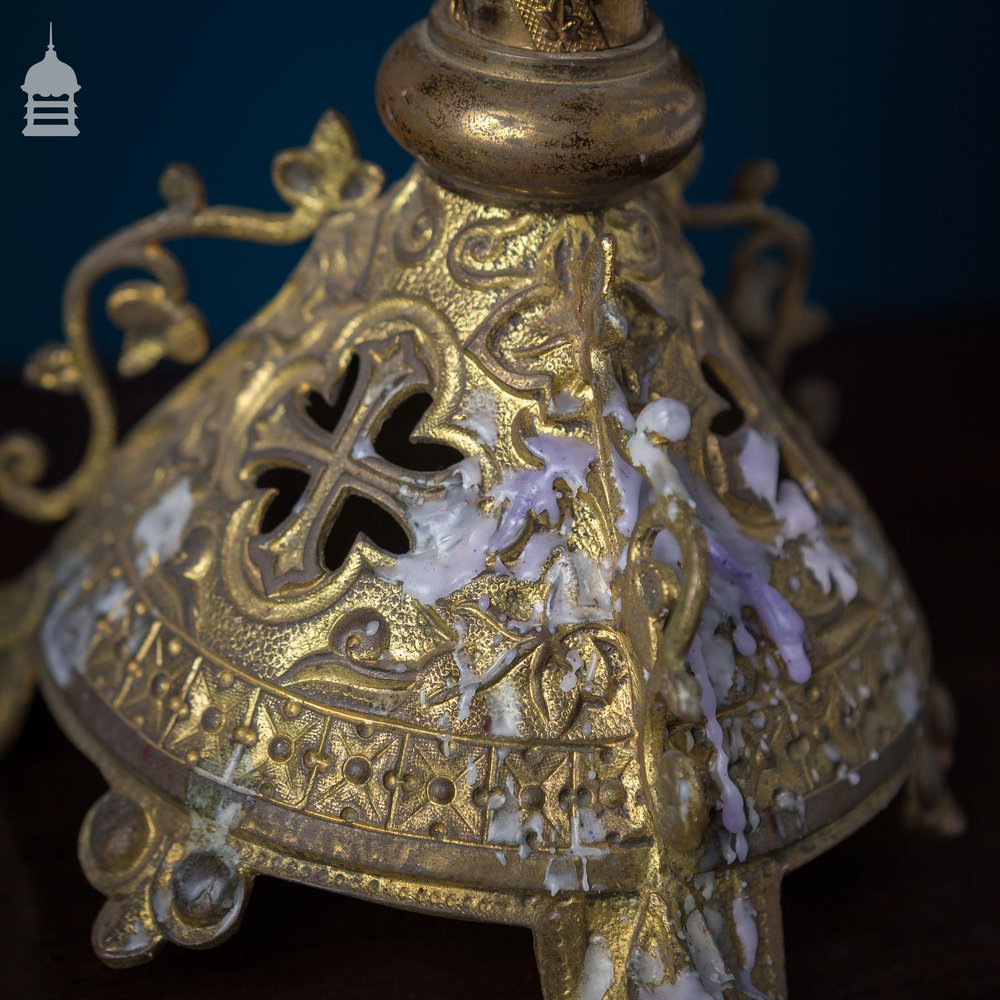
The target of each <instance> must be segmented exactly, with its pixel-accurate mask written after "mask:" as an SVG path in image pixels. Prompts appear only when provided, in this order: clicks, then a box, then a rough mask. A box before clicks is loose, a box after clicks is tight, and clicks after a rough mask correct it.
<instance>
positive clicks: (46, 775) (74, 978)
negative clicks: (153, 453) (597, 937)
mask: <svg viewBox="0 0 1000 1000" xmlns="http://www.w3.org/2000/svg"><path fill="white" fill-rule="evenodd" d="M998 332H1000V322H997V321H996V320H995V319H992V320H983V319H976V318H975V317H954V316H953V317H943V318H941V319H940V321H938V322H935V323H931V322H928V321H924V320H921V321H901V320H899V319H898V318H897V319H892V318H885V319H883V320H880V321H875V320H871V321H867V322H864V323H853V324H850V325H842V327H841V329H840V330H839V331H838V332H837V333H835V334H834V335H832V336H831V337H830V338H828V340H827V341H826V342H824V343H823V344H821V345H818V346H816V347H814V348H812V349H810V350H809V351H808V352H804V354H803V356H802V357H800V358H798V359H797V361H796V370H797V371H798V372H799V373H820V374H823V375H825V376H830V377H832V378H833V379H834V380H835V381H836V383H837V384H838V385H839V387H840V391H841V402H842V413H841V417H840V422H839V425H838V429H837V431H836V433H835V435H834V437H833V439H832V441H831V446H832V448H833V450H834V452H835V453H836V454H837V456H838V458H839V459H840V460H841V461H842V462H843V464H844V465H846V466H847V467H848V468H849V469H850V470H851V472H852V473H853V474H854V476H855V478H856V479H857V481H858V482H859V484H860V485H861V487H862V488H863V489H864V490H865V492H866V493H867V494H868V497H869V499H870V500H871V502H872V504H873V506H874V507H875V509H876V510H877V511H878V512H879V514H880V515H881V517H882V520H883V523H884V524H885V525H886V527H887V530H888V533H889V535H890V537H891V538H892V539H893V541H894V543H895V544H896V547H897V549H898V550H899V552H900V555H901V557H902V560H903V563H904V565H905V566H906V567H907V569H908V571H909V573H910V576H911V579H912V580H913V583H914V585H915V587H916V590H917V592H918V594H919V596H920V599H921V601H922V603H923V606H924V609H925V611H926V613H927V616H928V618H929V620H930V623H931V628H932V632H933V635H934V643H935V653H936V657H937V664H938V671H939V673H940V675H941V676H942V678H943V679H944V680H945V681H946V682H947V683H948V684H949V686H950V687H951V690H952V692H953V693H954V695H955V697H956V700H957V703H958V707H959V713H960V733H959V740H958V763H957V766H956V769H955V771H954V774H953V780H952V784H953V787H954V789H955V791H956V793H957V795H958V797H959V799H960V800H961V802H962V805H963V806H964V808H965V810H966V813H967V815H968V818H969V832H968V833H967V834H966V835H965V836H964V837H962V838H960V839H958V840H953V841H937V840H933V839H928V838H926V837H923V836H914V835H909V834H904V832H903V830H902V827H901V824H900V822H899V816H898V813H897V810H895V809H894V808H890V809H889V810H888V811H887V812H885V813H884V814H882V815H881V816H879V817H878V818H876V819H875V820H874V821H873V822H872V823H870V824H869V825H868V826H867V827H866V828H865V829H863V830H862V831H860V832H859V833H858V834H857V835H855V836H854V837H851V838H849V839H848V840H847V841H846V842H845V843H843V844H841V845H840V846H839V847H837V848H835V849H834V850H832V851H831V852H830V853H828V854H827V855H825V856H824V857H823V858H821V859H819V860H818V861H816V862H814V863H812V864H810V865H808V866H807V867H806V868H804V869H802V870H801V871H799V872H797V873H796V874H794V875H793V876H792V877H791V878H789V879H788V881H787V882H786V885H785V893H784V909H785V928H786V945H787V952H788V978H789V986H790V992H791V995H792V997H793V998H794V1000H848V998H850V1000H859V998H861V1000H867V998H872V1000H897V998H913V1000H917V998H919V1000H972V998H984V1000H985V998H997V997H1000V860H998V857H1000V805H998V796H1000V783H998V781H997V774H998V760H1000V744H998V740H997V738H996V735H995V734H996V732H997V730H998V729H1000V693H998V692H1000V649H998V646H1000V644H998V642H997V638H996V634H997V631H998V625H1000V612H998V608H997V599H998V598H1000V447H998V443H997V441H998V438H997V436H996V424H997V420H996V412H995V411H996V408H997V399H998V392H997V384H996V365H995V363H994V362H993V361H992V357H993V355H995V353H996V351H995V349H993V344H994V342H995V341H996V338H997V334H998ZM164 385H165V383H164V380H163V378H162V376H161V377H159V378H156V377H152V378H147V379H145V380H143V381H142V382H140V383H138V384H134V385H132V386H130V387H128V388H126V389H123V390H122V393H121V396H122V405H123V408H124V410H125V411H126V412H127V413H128V414H130V415H131V416H132V417H134V415H136V414H137V413H139V412H141V410H142V409H143V408H144V407H146V406H148V405H149V404H150V403H151V402H152V401H153V400H154V398H155V397H156V396H157V395H158V394H159V393H161V392H162V391H163V389H164ZM76 405H77V404H75V403H74V402H72V401H58V402H57V405H53V404H52V403H50V402H49V401H48V400H47V399H45V398H44V397H42V396H41V395H40V394H36V393H27V392H25V391H23V390H20V389H18V388H16V386H15V383H14V382H13V381H11V380H9V379H8V380H7V381H0V432H2V431H4V430H7V429H9V428H13V427H15V426H20V425H30V426H32V427H34V428H36V429H38V430H40V431H41V432H42V433H43V435H45V434H48V435H49V440H54V441H57V442H59V446H58V455H57V458H58V461H59V464H60V465H61V466H62V467H63V468H69V467H70V466H71V464H72V460H73V454H74V449H77V448H78V447H79V446H80V443H81V441H82V437H81V434H82V430H81V426H80V425H81V421H80V420H79V419H77V417H76V414H77V413H78V412H79V411H78V410H77V409H75V407H76ZM0 530H2V536H0V537H3V539H4V543H3V545H2V546H0V578H2V577H3V576H5V575H8V574H11V573H14V572H16V571H17V570H18V569H19V568H21V567H22V566H24V565H26V564H27V563H28V562H29V561H30V559H31V558H32V557H33V556H34V554H35V553H36V552H37V551H39V549H40V548H41V546H42V545H44V543H45V541H46V539H47V537H48V533H47V531H45V530H43V529H38V528H26V527H24V526H23V525H19V524H17V522H15V521H13V520H12V519H10V518H6V517H3V516H0ZM103 789H104V785H103V782H102V780H101V777H100V775H99V774H98V773H97V771H96V770H95V769H94V767H93V766H92V765H91V764H90V763H89V762H88V761H87V760H86V759H85V758H83V757H82V756H81V755H80V754H79V753H77V752H76V751H75V750H74V749H73V748H72V747H71V746H70V744H69V743H68V742H67V741H66V739H65V738H64V737H63V736H62V734H61V733H60V732H59V730H58V728H57V727H56V726H55V724H54V723H53V721H52V719H51V718H50V716H49V715H48V713H47V711H46V709H45V708H44V706H43V705H42V704H41V703H37V704H36V705H35V706H34V707H33V709H32V712H31V714H30V717H29V719H28V724H27V727H26V730H25V732H24V734H23V736H22V737H21V739H20V741H19V742H18V743H17V744H16V745H15V747H14V749H13V750H12V751H11V753H10V754H9V755H8V757H7V759H6V760H4V761H2V762H0V928H2V933H0V995H3V996H5V997H10V998H21V997H31V998H35V997H42V998H54V1000H56V998H68V997H73V998H77V997H101V998H107V1000H117V998H123V1000H124V998H129V1000H135V998H159V997H163V998H167V997H169V998H177V997H184V998H186V1000H207V998H213V1000H219V998H229V997H240V998H241V1000H257V998H260V1000H283V998H291V997H318V998H319V997H321V998H327V997H330V998H332V997H338V998H345V1000H369V998H371V1000H374V998H379V1000H382V998H384V997H394V998H433V1000H451V998H456V1000H457V998H467V997H472V996H474V997H477V998H478V1000H491V998H501V997H502V998H505V1000H518V998H525V1000H535V998H538V997H540V990H539V985H538V976H537V973H536V972H535V968H534V961H533V957H532V953H531V938H530V935H529V933H528V931H526V930H521V929H518V928H509V927H495V926H492V925H478V924H469V923H462V922H459V921H453V920H447V921H446V920H443V919H439V918H435V917H429V916H422V915H416V914H409V913H403V912H400V911H395V910H391V909H388V908H385V907H379V906H376V905H374V904H371V903H363V902H357V901H354V900H349V899H346V898H342V897H339V896H335V895H332V894H327V893H323V892H320V891H318V890H316V889H311V888H304V887H301V886H296V885H291V884H286V883H282V882H278V881H276V880H273V879H269V878H261V879H259V880H258V881H257V884H256V886H255V888H254V891H253V895H252V898H251V901H250V905H249V907H248V910H247V914H246V917H245V919H244V922H243V927H242V928H241V930H240V931H239V933H238V934H237V935H236V936H235V937H234V938H233V939H232V940H231V941H230V942H228V943H227V944H225V945H223V946H222V947H220V948H218V949H216V950H214V951H209V952H190V951H184V950H182V949H179V948H175V947H167V948H165V949H164V950H163V952H162V953H161V954H160V956H159V957H158V958H157V959H156V961H155V962H153V963H152V964H151V965H147V966H143V967H141V968H138V969H131V970H121V971H113V970H110V969H107V968H105V967H104V966H103V965H101V963H100V962H99V961H98V960H97V959H96V958H94V956H93V953H92V952H91V949H90V941H89V937H90V923H91V921H92V919H93V917H94V915H95V914H96V913H97V910H98V908H99V906H100V904H101V897H100V896H99V894H98V893H96V892H95V891H94V890H93V889H91V888H90V887H89V885H88V884H87V882H86V881H85V879H84V877H83V875H82V873H81V871H80V869H79V866H78V864H77V861H76V835H77V829H78V827H79V823H80V821H81V819H82V818H83V815H84V813H85V811H86V810H87V808H88V807H89V806H90V804H91V803H92V802H93V801H94V800H95V799H96V798H97V797H98V796H99V795H100V794H101V792H102V791H103Z"/></svg>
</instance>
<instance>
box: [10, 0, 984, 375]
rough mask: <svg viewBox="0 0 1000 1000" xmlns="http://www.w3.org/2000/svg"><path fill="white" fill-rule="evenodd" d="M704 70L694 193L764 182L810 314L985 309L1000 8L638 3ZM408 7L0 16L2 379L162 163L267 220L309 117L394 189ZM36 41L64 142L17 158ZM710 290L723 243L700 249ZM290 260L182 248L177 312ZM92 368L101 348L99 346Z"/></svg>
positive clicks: (121, 5)
mask: <svg viewBox="0 0 1000 1000" xmlns="http://www.w3.org/2000/svg"><path fill="white" fill-rule="evenodd" d="M654 6H655V7H656V8H657V9H658V11H659V13H660V15H661V16H662V17H663V18H664V20H665V21H666V23H667V27H668V31H669V32H670V34H671V36H672V37H673V38H674V39H675V41H677V43H678V44H679V45H680V46H681V47H682V48H683V49H684V50H685V51H686V52H687V53H688V55H689V56H690V57H691V58H692V60H693V61H694V63H695V65H696V66H697V67H698V69H699V70H700V72H701V74H702V76H703V78H704V80H705V83H706V87H707V90H708V94H709V104H710V114H709V124H708V128H707V132H706V135H705V142H706V147H707V156H706V162H705V167H704V170H703V173H702V176H701V178H700V179H699V181H698V182H697V185H696V187H695V190H694V192H693V194H694V195H695V196H696V197H699V198H702V199H707V198H713V197H717V196H721V195H723V194H724V193H725V191H726V189H727V186H728V182H729V178H730V176H731V174H732V171H733V169H734V168H735V167H736V166H737V164H738V163H739V162H740V161H741V160H742V159H743V158H745V157H748V156H769V157H772V158H774V159H776V160H777V161H778V162H779V164H780V165H781V168H782V182H781V185H780V187H779V189H778V193H777V195H776V197H775V201H776V202H777V203H779V204H781V205H782V206H783V207H785V208H787V209H788V210H790V211H791V212H793V213H794V214H796V215H798V216H800V217H802V218H804V219H805V220H807V221H808V222H809V223H810V224H811V226H812V228H813V231H814V234H815V237H816V243H817V267H816V277H815V292H816V295H817V296H818V297H819V298H820V299H821V300H822V301H824V302H825V303H827V304H828V305H829V306H831V307H832V308H833V310H834V312H835V313H838V314H839V315H840V316H841V317H844V316H850V315H853V314H858V313H865V314H867V315H871V314H873V313H874V314H876V315H877V314H879V313H888V312H889V311H894V312H895V313H896V314H899V313H900V312H901V311H907V312H914V311H919V312H922V313H924V314H944V312H945V311H952V310H954V309H955V308H956V307H960V308H971V309H979V310H982V309H984V308H986V309H989V308H993V307H995V306H996V305H997V304H998V303H1000V294H998V282H997V279H996V273H997V265H998V263H1000V262H998V253H997V235H998V228H1000V227H998V223H1000V218H998V207H997V206H998V199H997V197H996V193H995V192H996V180H997V179H996V155H995V154H996V149H997V121H998V114H997V96H998V95H997V76H996V71H995V68H994V67H995V63H996V60H997V49H998V45H1000V30H998V28H1000V3H998V2H997V0H953V2H952V3H950V4H942V3H940V2H936V3H931V2H926V0H841V2H837V3H818V2H801V0H800V2H794V3H793V2H791V0H753V2H747V0H685V2H681V0H677V2H675V3H668V2H666V0H661V2H659V3H655V4H654ZM425 9H426V5H425V3H424V2H423V0H419V2H411V3H397V4H395V5H391V4H387V3H384V2H383V3H374V2H368V3H355V2H347V0H339V2H329V0H327V2H325V3H319V2H315V0H301V2H299V3H274V4H266V5H252V4H246V3H239V4H237V3H232V2H213V3H210V4H209V3H205V2H200V3H196V2H194V0H159V2H155V0H154V2H144V3H137V2H128V3H126V2H122V0H113V2H104V3H89V4H81V3H79V2H52V3H47V4H43V3H36V2H26V3H19V4H8V5H7V7H6V10H5V15H4V30H3V32H2V38H0V46H2V49H0V53H2V65H3V68H4V70H3V74H2V80H3V88H2V93H3V103H2V106H3V107H5V108H6V113H5V114H4V115H3V116H2V119H0V121H2V122H3V123H4V124H3V127H2V129H0V144H2V156H0V163H2V169H3V173H4V175H5V176H4V181H5V183H4V184H3V194H4V199H5V209H4V214H5V216H6V220H7V221H6V226H5V236H4V240H5V242H6V244H7V246H8V247H13V249H14V254H13V259H9V258H8V259H7V261H6V262H5V263H4V264H3V266H2V268H0V274H2V287H0V295H2V299H3V316H4V317H5V319H6V322H5V323H4V324H3V332H2V335H0V365H8V366H10V365H19V364H20V363H21V362H22V361H23V360H24V358H25V357H26V356H27V355H28V354H29V353H30V352H31V350H32V349H33V348H34V347H35V346H36V345H37V344H39V343H41V342H42V341H43V340H49V339H53V338H54V337H57V336H58V322H59V291H60V288H61V284H62V281H63V279H64V277H65V275H66V273H67V272H68V270H69V268H70V267H71V266H72V264H73V262H74V261H75V260H76V259H77V258H78V257H79V256H80V255H81V254H82V253H83V252H85V251H86V250H87V248H88V247H90V246H91V245H93V244H94V243H95V242H96V241H97V240H99V239H100V238H101V237H102V236H104V235H106V234H108V233H110V232H112V231H113V230H115V229H116V228H118V227H120V226H122V225H124V224H126V223H128V222H129V221H131V220H133V219H136V218H138V217H140V216H142V215H144V214H147V213H149V212H151V211H154V210H156V209H157V208H158V206H159V202H158V197H157V193H156V180H157V177H158V175H159V171H160V169H161V168H162V166H163V165H164V164H166V163H168V162H170V161H171V160H187V161H189V162H191V163H193V164H195V165H196V166H197V167H198V169H199V170H200V171H201V172H202V174H203V176H204V177H205V180H206V182H207V185H208V191H209V197H210V199H211V200H213V201H216V202H227V203H230V204H242V205H248V206H255V207H266V208H279V207H281V206H280V203H279V201H278V199H277V196H276V195H275V194H274V192H273V190H272V188H271V185H270V179H269V164H270V158H271V155H272V154H273V153H274V152H276V151H277V150H279V149H282V148H284V147H287V146H294V145H299V144H301V143H303V142H304V141H305V140H306V139H307V138H308V136H309V133H310V131H311V129H312V126H313V123H314V122H315V121H316V119H317V118H318V117H319V115H320V113H321V111H322V110H323V109H324V108H325V107H327V106H332V107H336V108H338V109H339V110H340V111H342V112H343V113H344V114H346V115H347V116H348V118H349V119H350V120H351V122H352V123H353V125H354V127H355V129H356V131H357V133H358V135H359V138H360V142H361V146H362V151H363V153H364V155H365V156H366V157H367V158H368V159H372V160H375V161H377V162H379V163H381V164H382V165H383V166H384V167H385V168H386V171H387V173H388V175H389V177H390V179H393V178H395V177H398V176H399V175H400V174H401V173H402V172H403V171H404V169H405V168H406V166H407V157H406V155H405V154H404V153H403V152H402V151H401V150H399V149H398V148H396V147H395V146H394V144H393V143H392V141H391V140H390V139H389V137H388V135H387V134H386V133H385V131H384V130H383V128H382V126H381V123H380V122H379V120H378V117H377V114H376V111H375V108H374V100H373V80H374V75H375V70H376V67H377V66H378V62H379V59H380V57H381V55H382V53H383V51H384V50H385V48H386V46H387V45H388V44H389V43H390V41H391V40H392V39H393V38H394V37H395V36H396V35H397V34H398V33H399V32H400V31H401V30H402V29H403V28H404V27H405V26H406V25H407V24H408V23H410V22H411V21H413V20H415V19H417V18H418V17H419V16H421V15H422V13H423V12H424V10H425ZM50 18H51V19H52V20H53V21H54V22H55V41H56V47H57V49H58V52H59V55H60V57H61V58H63V59H64V60H65V61H66V62H69V63H70V64H71V65H72V66H73V67H74V68H75V70H76V72H77V75H78V77H79V79H80V82H81V84H82V86H83V90H82V91H81V92H80V94H79V95H78V103H79V124H80V128H81V133H82V134H81V135H80V137H79V138H75V139H37V138H25V137H23V136H22V135H21V134H20V130H21V128H22V126H23V121H22V116H23V103H24V95H23V94H22V93H21V92H20V90H19V87H20V85H21V83H22V81H23V75H24V72H25V71H26V70H27V68H28V66H29V65H30V64H31V63H33V62H35V61H37V60H38V59H40V58H41V56H42V55H43V53H44V50H45V42H46V34H47V30H48V20H49V19H50ZM701 245H702V246H703V248H704V250H705V252H706V255H707V259H708V264H709V276H710V279H711V280H712V281H714V282H716V283H717V282H718V280H719V277H720V275H721V273H722V268H723V262H724V259H725V253H726V251H727V247H726V246H725V245H724V241H722V240H719V239H716V238H713V239H712V240H710V241H708V242H706V243H704V244H701ZM300 253H301V248H299V247H295V248H290V249H289V248H281V249H276V248H267V247H249V248H248V247H242V246H236V245H233V244H228V243H226V244H223V243H216V242H206V243H195V242H192V243H186V244H183V245H182V247H181V256H182V259H183V260H184V261H185V263H186V264H187V265H188V268H189V274H190V278H191V286H192V299H193V301H195V302H197V303H198V304H199V305H200V306H201V307H202V308H203V310H204V311H205V313H206V314H207V316H208V317H209V320H210V323H211V325H212V329H213V333H214V335H215V336H217V337H218V336H221V335H224V334H226V333H228V332H229V331H230V330H232V329H233V328H234V327H235V326H236V325H237V324H238V323H239V322H240V321H241V320H243V319H244V318H245V317H246V316H247V315H249V314H250V313H251V312H253V311H254V309H255V308H256V307H257V306H259V305H261V304H262V303H263V302H264V301H265V300H266V299H267V298H268V297H269V296H270V295H271V294H272V293H273V291H275V290H276V289H277V288H278V286H279V285H280V283H281V281H282V280H283V278H284V276H285V275H286V274H287V273H288V271H289V270H290V269H291V267H292V266H293V264H294V262H295V260H296V259H297V258H298V256H299V255H300ZM101 337H102V340H103V342H104V344H103V346H104V347H105V349H110V348H111V346H112V343H113V341H112V335H111V334H110V333H109V332H108V331H104V333H102V334H101Z"/></svg>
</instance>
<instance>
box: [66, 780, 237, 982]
mask: <svg viewBox="0 0 1000 1000" xmlns="http://www.w3.org/2000/svg"><path fill="white" fill-rule="evenodd" d="M79 851H80V862H81V864H82V865H83V869H84V872H85V873H86V875H87V878H88V879H89V881H90V882H91V884H92V885H93V886H94V887H95V888H96V889H98V890H99V891H101V892H103V893H104V894H105V895H107V896H108V897H109V898H108V901H107V902H106V903H105V904H104V907H103V908H102V909H101V912H100V914H99V915H98V917H97V920H96V921H95V923H94V929H93V935H92V940H93V945H94V950H95V951H96V952H97V954H98V956H99V957H100V958H101V959H102V960H103V961H104V962H106V963H107V964H108V965H112V966H130V965H139V964H141V963H143V962H148V961H149V960H150V959H151V958H153V956H154V955H155V954H156V952H157V951H159V949H160V947H161V946H162V945H163V943H164V942H165V941H172V942H173V943H175V944H179V945H182V946H184V947H188V948H207V947H211V946H212V945H215V944H220V943H221V942H222V941H224V940H226V938H228V937H229V936H230V935H231V934H232V933H233V932H234V931H235V930H236V928H237V927H238V926H239V921H240V917H241V916H242V914H243V909H244V906H245V904H246V900H247V897H248V895H249V890H250V884H251V877H250V875H249V874H248V872H247V871H246V870H245V869H244V867H243V866H242V864H241V862H240V857H239V854H238V852H237V851H236V850H235V849H234V848H233V847H231V846H230V845H229V844H228V842H227V841H226V837H225V829H224V827H223V826H220V825H218V824H208V823H206V824H204V825H203V826H202V827H201V828H200V829H199V828H196V827H195V826H194V825H191V826H189V827H187V828H185V829H172V830H170V831H169V832H167V828H166V826H165V825H164V824H163V822H162V819H161V818H159V817H157V815H156V814H155V812H153V811H152V810H150V809H149V808H147V807H144V806H143V805H140V804H139V803H138V802H136V801H135V800H134V799H132V798H129V797H128V796H126V795H123V794H119V793H117V792H114V791H111V792H108V793H107V794H106V795H104V796H103V798H101V799H100V800H99V801H98V802H97V803H96V805H95V806H94V807H93V808H92V809H91V811H90V813H89V814H88V816H87V818H86V819H85V820H84V824H83V827H82V829H81V831H80V843H79Z"/></svg>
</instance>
